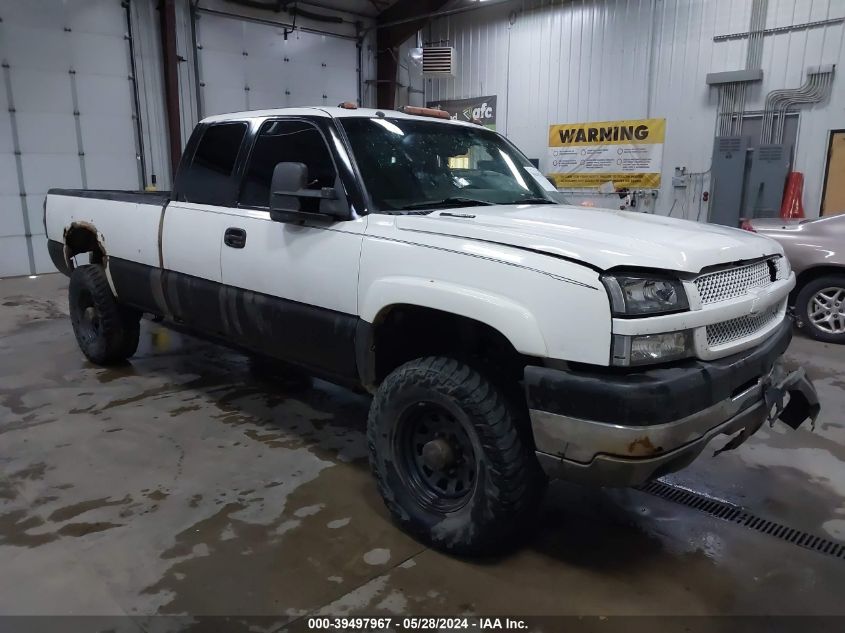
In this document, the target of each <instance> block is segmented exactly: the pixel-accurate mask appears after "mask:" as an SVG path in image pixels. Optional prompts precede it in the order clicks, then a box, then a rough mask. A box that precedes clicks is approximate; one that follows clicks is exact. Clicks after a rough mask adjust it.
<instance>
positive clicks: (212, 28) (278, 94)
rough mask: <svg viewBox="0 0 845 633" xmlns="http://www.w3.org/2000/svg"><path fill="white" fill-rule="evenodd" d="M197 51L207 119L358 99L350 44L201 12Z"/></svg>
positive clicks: (353, 49)
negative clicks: (265, 109) (268, 109)
mask: <svg viewBox="0 0 845 633" xmlns="http://www.w3.org/2000/svg"><path fill="white" fill-rule="evenodd" d="M197 48H198V52H197V57H198V64H199V81H200V99H201V108H202V114H203V116H208V115H212V114H221V113H224V112H237V111H240V110H257V109H261V108H285V107H291V106H307V105H316V106H320V105H328V106H336V105H337V104H338V103H340V102H342V101H355V100H356V99H357V97H358V50H357V48H356V46H355V41H354V40H351V39H346V38H341V37H336V36H331V35H322V34H317V33H310V32H306V31H302V30H299V29H298V30H296V31H294V32H293V33H290V34H289V35H288V36H287V39H285V36H284V30H283V28H282V27H280V26H275V25H268V24H265V23H259V22H251V21H247V20H241V19H238V18H230V17H221V16H218V15H214V14H211V13H205V12H200V13H199V19H198V20H197Z"/></svg>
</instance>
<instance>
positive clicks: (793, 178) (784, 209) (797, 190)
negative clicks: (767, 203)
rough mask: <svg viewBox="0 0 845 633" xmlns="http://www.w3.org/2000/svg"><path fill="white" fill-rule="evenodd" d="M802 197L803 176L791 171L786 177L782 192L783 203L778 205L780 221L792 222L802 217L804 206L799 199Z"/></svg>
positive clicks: (798, 172)
mask: <svg viewBox="0 0 845 633" xmlns="http://www.w3.org/2000/svg"><path fill="white" fill-rule="evenodd" d="M803 195H804V174H802V173H801V172H800V171H791V172H789V175H788V176H787V177H786V188H785V189H784V192H783V202H782V203H781V205H780V217H781V219H782V220H794V219H798V218H803V217H804V205H803V204H802V203H801V198H802V197H803Z"/></svg>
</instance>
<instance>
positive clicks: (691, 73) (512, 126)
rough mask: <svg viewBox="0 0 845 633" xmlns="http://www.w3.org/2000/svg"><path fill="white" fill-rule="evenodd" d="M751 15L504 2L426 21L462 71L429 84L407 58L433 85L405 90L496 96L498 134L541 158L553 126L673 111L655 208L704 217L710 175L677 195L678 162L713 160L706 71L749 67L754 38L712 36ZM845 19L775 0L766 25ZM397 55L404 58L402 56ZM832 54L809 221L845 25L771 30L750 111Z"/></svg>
mask: <svg viewBox="0 0 845 633" xmlns="http://www.w3.org/2000/svg"><path fill="white" fill-rule="evenodd" d="M750 16H751V1H750V0H748V1H743V2H736V1H735V0H580V1H578V0H576V1H566V2H560V1H557V0H556V1H555V2H548V1H544V2H528V1H525V2H507V3H504V4H501V5H496V6H491V7H489V8H484V9H480V10H476V11H472V12H467V13H463V14H459V15H455V16H451V17H446V18H441V19H438V20H436V21H434V22H433V24H432V25H431V27H430V28H426V29H425V30H424V31H423V33H422V35H423V40H425V41H427V42H432V43H434V44H435V45H437V44H441V43H442V44H443V45H446V44H447V42H448V45H451V46H454V47H456V49H457V61H458V68H457V72H456V76H455V77H454V78H449V79H426V80H425V81H423V79H422V77H421V76H420V74H419V71H418V70H417V71H415V68H414V66H413V65H411V66H410V76H409V77H408V79H409V80H410V83H411V85H412V87H414V88H419V89H423V90H424V91H425V94H424V95H422V94H416V93H415V92H413V91H410V92H408V91H406V96H405V99H406V100H410V102H412V103H413V102H415V101H416V102H417V103H422V102H423V101H424V100H439V99H449V98H461V97H474V96H481V95H498V105H499V111H498V113H497V122H498V129H499V130H500V131H502V132H504V133H506V134H507V135H508V137H510V138H511V139H512V140H514V141H515V142H516V143H517V145H519V146H520V147H521V148H522V149H523V150H524V151H525V152H526V153H527V154H528V155H529V156H531V157H541V158H544V157H545V154H546V143H547V135H548V128H547V126H548V125H549V124H551V123H566V122H573V123H574V122H582V121H601V120H611V119H628V118H645V117H666V119H667V138H666V144H665V148H664V156H663V178H662V182H663V186H662V188H661V190H660V192H659V196H658V200H657V203H656V209H657V211H658V212H660V213H664V214H666V213H669V211H670V209H671V210H672V211H673V215H675V216H679V215H681V216H685V217H690V218H695V217H696V216H697V215H698V214H699V212H701V213H702V215H703V216H704V217H706V214H707V209H706V204H705V205H703V206H704V208H702V209H699V200H700V192H701V190H702V187H704V188H706V187H707V182H706V178H707V176H706V173H702V176H701V177H700V178H701V183H700V186H697V187H690V188H687V189H681V190H673V188H672V186H671V176H672V171H673V167H674V166H676V165H679V166H686V167H687V168H688V169H689V170H690V171H692V172H707V170H708V169H709V166H710V156H711V153H712V147H713V136H714V133H715V125H716V105H717V103H716V98H717V94H716V91H715V90H711V89H709V88H708V87H707V86H706V85H705V75H706V74H707V73H708V72H718V71H726V70H737V69H741V68H743V67H744V64H745V55H746V46H747V42H748V40H747V39H733V40H727V41H720V42H714V41H713V37H714V36H715V35H723V34H728V33H736V32H742V31H747V30H748V26H749V21H750ZM843 16H845V3H843V2H842V1H841V0H770V2H769V8H768V15H767V21H766V27H767V28H773V27H783V26H789V25H794V24H800V23H804V22H811V21H817V20H827V19H829V18H836V17H843ZM409 45H410V43H409ZM406 48H407V47H406ZM401 60H402V62H403V64H407V61H408V58H407V56H406V55H404V51H403V56H402V57H401ZM830 63H836V64H839V66H838V76H836V77H835V78H834V84H833V94H832V97H831V99H830V101H829V102H828V103H826V104H820V105H816V106H813V107H810V108H807V107H804V108H803V109H801V114H800V121H799V132H798V145H797V147H796V157H795V169H797V170H799V171H803V172H804V174H805V191H804V204H805V209H806V212H807V215H808V216H809V217H813V216H815V215H817V214H818V210H819V204H820V196H821V188H822V181H823V174H824V162H825V155H826V151H827V144H828V143H827V140H828V133H829V130H830V129H835V128H841V127H842V121H843V120H845V47H843V25H842V24H841V23H839V24H834V25H829V26H822V27H818V28H813V29H802V30H794V31H785V32H782V33H777V34H774V35H766V37H765V38H764V45H763V63H762V67H763V71H764V81H763V82H762V83H757V84H753V85H752V87H751V89H750V91H749V95H748V99H747V103H746V110H758V109H762V108H763V104H764V100H765V95H766V93H767V92H769V91H770V90H772V89H775V88H796V87H798V86H800V84H801V83H802V81H803V78H804V71H805V69H806V67H807V66H813V65H818V64H830ZM405 72H406V71H404V70H403V71H401V74H400V79H401V81H402V82H403V83H404V82H405V77H406V75H405ZM400 91H401V89H400ZM693 190H694V191H693ZM610 201H612V199H610V200H608V202H610ZM616 202H618V198H616ZM673 205H674V206H673Z"/></svg>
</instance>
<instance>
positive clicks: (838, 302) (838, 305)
mask: <svg viewBox="0 0 845 633" xmlns="http://www.w3.org/2000/svg"><path fill="white" fill-rule="evenodd" d="M795 312H796V314H797V315H798V319H799V320H800V322H801V326H802V328H803V330H804V331H805V332H806V333H807V334H808V335H809V336H810V337H812V338H814V339H816V340H817V341H824V342H825V343H838V344H845V275H825V276H824V277H819V278H818V279H813V280H812V281H810V282H809V283H807V284H806V285H805V286H804V287H803V288H801V290H800V292H799V293H798V296H797V297H796V299H795Z"/></svg>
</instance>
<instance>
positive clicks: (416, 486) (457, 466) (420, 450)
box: [394, 402, 478, 512]
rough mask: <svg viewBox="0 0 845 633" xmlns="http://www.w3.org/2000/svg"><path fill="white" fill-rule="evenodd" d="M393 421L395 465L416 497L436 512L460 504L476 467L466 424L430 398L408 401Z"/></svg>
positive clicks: (470, 488)
mask: <svg viewBox="0 0 845 633" xmlns="http://www.w3.org/2000/svg"><path fill="white" fill-rule="evenodd" d="M396 424H397V426H398V427H399V428H398V429H397V433H396V434H395V436H394V439H395V441H396V442H397V445H396V446H395V447H394V452H395V453H396V455H397V457H398V463H397V467H398V468H399V472H400V476H401V477H402V479H403V481H404V482H405V485H407V486H409V487H411V488H412V489H413V490H414V493H415V495H416V496H417V498H418V500H419V502H420V503H421V504H423V505H424V506H426V507H427V508H429V509H432V510H435V511H440V512H447V511H450V510H456V509H459V508H460V507H462V506H463V505H464V504H466V502H467V500H468V499H469V498H470V496H471V495H472V492H473V489H474V487H475V481H476V477H477V470H478V464H477V456H476V449H475V447H474V446H473V442H472V439H470V433H472V429H466V428H465V427H464V425H463V424H462V423H461V421H460V420H459V419H458V417H457V416H455V415H453V414H452V413H451V412H450V411H449V410H448V409H447V408H445V407H443V406H442V405H440V404H438V403H436V402H417V403H416V404H412V405H411V406H409V407H408V408H407V409H406V410H405V411H403V412H402V414H401V415H400V416H399V418H398V420H397V421H396Z"/></svg>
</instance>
